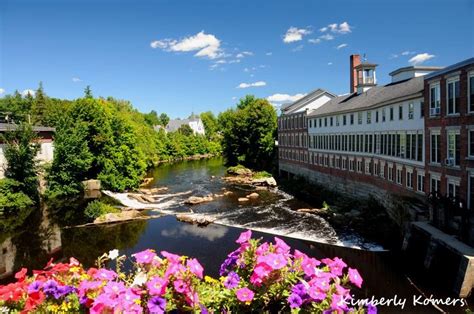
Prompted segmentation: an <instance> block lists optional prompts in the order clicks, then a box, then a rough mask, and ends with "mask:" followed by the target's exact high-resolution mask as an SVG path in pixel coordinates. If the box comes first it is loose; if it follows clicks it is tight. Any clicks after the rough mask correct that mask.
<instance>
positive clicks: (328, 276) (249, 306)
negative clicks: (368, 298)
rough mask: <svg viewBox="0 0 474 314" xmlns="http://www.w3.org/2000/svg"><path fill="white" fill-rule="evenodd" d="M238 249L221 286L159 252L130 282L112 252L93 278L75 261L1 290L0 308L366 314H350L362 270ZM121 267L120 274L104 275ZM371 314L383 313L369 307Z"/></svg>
mask: <svg viewBox="0 0 474 314" xmlns="http://www.w3.org/2000/svg"><path fill="white" fill-rule="evenodd" d="M236 242H237V243H238V244H239V247H238V248H237V249H236V250H235V251H233V252H231V253H230V254H229V255H228V257H227V259H226V260H225V261H224V263H223V264H222V266H221V270H220V274H221V278H220V279H219V280H218V279H214V278H211V277H209V276H205V277H204V268H203V267H202V266H201V264H200V263H199V261H198V260H196V259H195V258H188V257H186V256H179V255H175V254H172V253H168V252H165V251H162V252H161V256H158V254H157V253H155V251H154V250H150V249H147V250H144V251H142V252H139V253H136V254H133V255H132V256H133V257H134V268H133V271H132V273H131V274H126V273H124V272H123V271H122V268H123V267H122V266H123V264H124V262H125V261H126V260H127V256H125V255H122V256H120V254H119V252H118V250H116V249H115V250H111V251H110V252H109V253H108V254H104V255H102V256H101V257H99V259H98V261H97V266H98V267H99V269H97V268H91V269H89V270H86V269H84V268H82V266H81V264H80V263H79V262H78V261H77V260H76V259H74V258H71V259H70V262H69V263H57V264H54V263H50V264H48V266H47V267H46V268H45V269H44V270H42V271H35V272H33V276H32V277H26V273H27V269H26V268H23V269H22V270H21V271H20V272H18V273H17V274H16V275H15V278H17V282H15V283H11V284H9V285H6V286H0V308H1V307H2V306H3V307H4V309H5V310H6V311H7V312H8V311H12V312H16V311H25V312H33V311H34V312H38V313H46V312H58V311H59V312H81V313H82V312H89V311H90V312H93V313H109V312H119V313H121V312H128V313H131V312H133V313H142V312H145V313H165V312H173V313H174V312H176V313H261V312H270V313H277V312H279V313H280V312H281V313H289V312H291V313H298V312H303V313H322V312H324V313H326V312H328V313H329V312H331V313H335V312H337V313H342V312H349V311H350V312H351V313H365V310H366V309H364V308H349V304H348V303H346V302H345V300H347V298H350V297H351V291H350V290H349V288H351V287H353V286H357V287H359V288H360V287H361V285H362V278H361V277H360V274H359V272H358V271H357V270H356V269H353V268H348V267H347V265H346V264H345V263H344V261H343V260H342V259H340V258H337V257H335V258H334V259H329V258H325V259H322V260H321V261H319V260H317V259H315V258H311V257H309V256H307V255H306V254H304V253H302V252H300V251H298V250H293V251H292V250H291V248H290V247H289V246H288V245H287V244H286V243H285V242H284V241H283V240H281V239H279V238H275V242H274V243H268V242H265V243H261V242H260V240H256V239H251V231H246V232H243V233H242V234H241V235H240V237H239V238H238V239H237V241H236ZM111 260H114V261H115V265H116V270H115V271H114V270H111V269H106V268H103V265H105V264H106V263H107V262H108V261H111ZM367 312H368V313H376V309H375V308H374V307H373V306H372V305H370V304H369V305H367Z"/></svg>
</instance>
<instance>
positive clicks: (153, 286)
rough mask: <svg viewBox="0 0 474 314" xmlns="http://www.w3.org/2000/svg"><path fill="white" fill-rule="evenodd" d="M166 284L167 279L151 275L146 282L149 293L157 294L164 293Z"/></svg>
mask: <svg viewBox="0 0 474 314" xmlns="http://www.w3.org/2000/svg"><path fill="white" fill-rule="evenodd" d="M167 285H168V281H167V280H166V279H164V278H160V277H158V276H155V277H153V278H152V279H151V280H150V281H149V282H147V284H146V286H147V288H148V291H149V292H150V294H151V295H158V296H162V295H164V294H165V292H166V286H167Z"/></svg>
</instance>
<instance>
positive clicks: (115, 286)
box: [104, 281, 125, 299]
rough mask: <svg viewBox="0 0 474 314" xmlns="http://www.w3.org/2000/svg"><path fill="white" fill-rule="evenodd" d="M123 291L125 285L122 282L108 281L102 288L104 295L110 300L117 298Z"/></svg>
mask: <svg viewBox="0 0 474 314" xmlns="http://www.w3.org/2000/svg"><path fill="white" fill-rule="evenodd" d="M124 291H125V285H124V284H123V282H115V281H110V282H108V283H107V285H105V287H104V293H105V294H107V295H108V296H109V297H110V298H112V299H114V298H117V297H118V296H119V295H120V294H121V293H122V292H124Z"/></svg>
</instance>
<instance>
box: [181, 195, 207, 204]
mask: <svg viewBox="0 0 474 314" xmlns="http://www.w3.org/2000/svg"><path fill="white" fill-rule="evenodd" d="M213 200H214V198H213V197H212V196H211V195H207V196H190V197H189V198H188V199H187V200H186V201H184V203H185V204H189V205H197V204H201V203H205V202H212V201H213Z"/></svg>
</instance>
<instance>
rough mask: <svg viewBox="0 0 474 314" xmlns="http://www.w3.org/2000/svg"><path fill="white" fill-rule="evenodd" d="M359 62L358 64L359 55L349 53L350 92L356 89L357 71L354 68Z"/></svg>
mask: <svg viewBox="0 0 474 314" xmlns="http://www.w3.org/2000/svg"><path fill="white" fill-rule="evenodd" d="M359 64H360V56H359V55H351V67H350V75H351V94H352V93H353V92H355V91H356V90H357V71H356V70H355V69H354V68H355V67H356V66H358V65H359Z"/></svg>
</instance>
